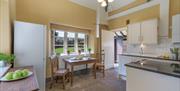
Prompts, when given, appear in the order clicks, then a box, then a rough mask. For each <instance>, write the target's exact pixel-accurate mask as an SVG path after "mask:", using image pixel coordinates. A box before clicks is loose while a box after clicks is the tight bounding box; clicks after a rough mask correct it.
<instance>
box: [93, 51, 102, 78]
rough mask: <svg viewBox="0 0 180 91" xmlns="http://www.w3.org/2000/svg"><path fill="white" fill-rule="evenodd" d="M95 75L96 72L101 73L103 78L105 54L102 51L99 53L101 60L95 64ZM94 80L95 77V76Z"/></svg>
mask: <svg viewBox="0 0 180 91" xmlns="http://www.w3.org/2000/svg"><path fill="white" fill-rule="evenodd" d="M94 69H95V73H96V72H101V73H102V74H103V77H105V52H104V50H102V52H101V60H99V61H98V62H97V63H96V64H95V67H94ZM95 79H96V76H95Z"/></svg>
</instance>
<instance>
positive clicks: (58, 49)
mask: <svg viewBox="0 0 180 91" xmlns="http://www.w3.org/2000/svg"><path fill="white" fill-rule="evenodd" d="M68 50H70V52H74V47H69V48H68ZM55 52H56V54H61V53H64V48H56V49H55Z"/></svg>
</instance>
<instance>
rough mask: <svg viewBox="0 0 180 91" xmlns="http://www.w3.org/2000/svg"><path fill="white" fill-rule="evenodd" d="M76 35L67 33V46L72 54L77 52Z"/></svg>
mask: <svg viewBox="0 0 180 91" xmlns="http://www.w3.org/2000/svg"><path fill="white" fill-rule="evenodd" d="M74 43H75V33H71V32H67V46H68V50H69V51H70V52H74V51H75V46H74Z"/></svg>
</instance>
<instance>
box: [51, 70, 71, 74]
mask: <svg viewBox="0 0 180 91" xmlns="http://www.w3.org/2000/svg"><path fill="white" fill-rule="evenodd" d="M68 72H69V70H68V69H58V70H57V71H56V72H54V73H55V75H66V74H67V73H68Z"/></svg>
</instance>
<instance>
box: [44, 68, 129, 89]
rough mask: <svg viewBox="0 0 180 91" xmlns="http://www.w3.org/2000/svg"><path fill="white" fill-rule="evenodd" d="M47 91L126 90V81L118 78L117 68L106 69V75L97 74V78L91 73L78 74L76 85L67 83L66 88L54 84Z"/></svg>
mask: <svg viewBox="0 0 180 91" xmlns="http://www.w3.org/2000/svg"><path fill="white" fill-rule="evenodd" d="M46 91H126V81H125V80H121V79H119V78H118V74H117V69H110V70H106V77H105V78H102V74H97V79H94V78H93V75H92V74H91V73H89V74H78V75H76V76H75V77H74V85H73V86H72V87H71V86H70V84H69V83H68V84H66V90H63V89H62V85H61V83H56V84H54V86H53V88H52V89H48V85H47V89H46Z"/></svg>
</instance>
